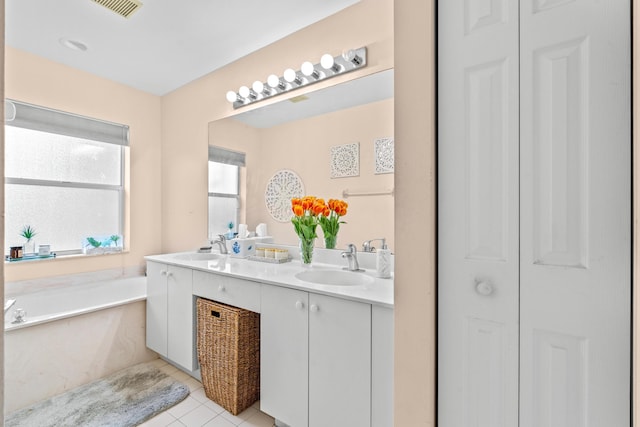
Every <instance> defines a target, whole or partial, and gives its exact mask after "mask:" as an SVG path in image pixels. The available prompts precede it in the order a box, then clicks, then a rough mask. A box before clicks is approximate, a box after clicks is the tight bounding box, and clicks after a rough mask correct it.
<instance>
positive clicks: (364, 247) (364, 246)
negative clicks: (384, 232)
mask: <svg viewBox="0 0 640 427" xmlns="http://www.w3.org/2000/svg"><path fill="white" fill-rule="evenodd" d="M376 240H380V241H381V242H382V246H384V244H385V240H386V239H385V238H384V237H380V238H378V239H371V240H367V241H366V242H364V243H363V244H362V252H373V251H374V250H375V249H376V248H374V247H373V246H371V242H375V241H376Z"/></svg>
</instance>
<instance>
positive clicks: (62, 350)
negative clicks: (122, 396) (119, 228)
mask: <svg viewBox="0 0 640 427" xmlns="http://www.w3.org/2000/svg"><path fill="white" fill-rule="evenodd" d="M82 279H83V280H78V279H75V280H70V281H69V282H70V284H68V285H62V286H61V285H59V284H57V283H56V284H55V286H39V288H38V289H36V290H34V289H32V287H29V286H27V287H26V289H27V290H28V292H24V293H15V292H14V291H11V292H9V293H7V296H6V298H7V299H8V298H11V299H16V303H15V305H14V306H13V307H11V308H10V309H9V311H8V312H7V313H6V314H5V334H4V347H5V384H4V386H5V388H4V390H5V402H4V403H5V413H9V412H12V411H14V410H17V409H20V408H23V407H25V406H28V405H30V404H32V403H35V402H37V401H40V400H43V399H46V398H49V397H51V396H54V395H56V394H60V393H63V392H65V391H67V390H70V389H72V388H74V387H77V386H79V385H82V384H86V383H88V382H91V381H93V380H96V379H98V378H101V377H103V376H106V375H109V374H111V373H113V372H116V371H118V370H120V369H124V368H126V367H129V366H132V365H135V364H137V363H142V362H147V361H150V360H153V359H155V358H157V357H158V355H157V354H156V353H155V352H152V351H150V350H149V349H147V348H146V345H145V324H146V305H145V302H146V278H145V277H144V276H137V277H127V278H116V279H109V280H99V281H88V282H85V281H84V279H86V277H83V278H82ZM23 288H25V287H24V286H23ZM18 308H21V309H23V310H24V311H26V317H25V321H24V322H21V323H12V321H13V313H14V310H15V309H18Z"/></svg>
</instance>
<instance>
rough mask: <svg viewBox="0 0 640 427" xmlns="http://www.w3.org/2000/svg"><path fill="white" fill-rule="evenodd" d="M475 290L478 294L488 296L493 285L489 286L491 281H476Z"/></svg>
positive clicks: (491, 291)
mask: <svg viewBox="0 0 640 427" xmlns="http://www.w3.org/2000/svg"><path fill="white" fill-rule="evenodd" d="M476 292H477V293H479V294H480V295H483V296H485V297H486V296H489V295H491V294H492V293H493V286H491V283H489V282H487V281H485V280H480V281H477V282H476Z"/></svg>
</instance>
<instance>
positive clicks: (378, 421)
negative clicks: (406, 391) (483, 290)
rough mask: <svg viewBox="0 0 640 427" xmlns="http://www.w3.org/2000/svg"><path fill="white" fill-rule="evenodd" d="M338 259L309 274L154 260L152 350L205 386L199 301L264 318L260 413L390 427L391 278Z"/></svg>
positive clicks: (311, 423)
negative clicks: (199, 357) (199, 341)
mask: <svg viewBox="0 0 640 427" xmlns="http://www.w3.org/2000/svg"><path fill="white" fill-rule="evenodd" d="M336 253H337V254H339V251H326V253H325V255H326V258H325V259H324V261H327V263H317V264H314V266H313V267H312V268H311V269H305V268H303V267H302V266H301V265H300V262H299V260H293V261H292V262H287V263H283V264H268V263H262V262H257V261H252V260H248V259H238V258H230V257H226V256H222V255H218V254H193V253H181V254H167V255H156V256H148V257H146V260H147V332H146V333H147V346H148V347H149V348H150V349H152V350H154V351H156V352H157V353H159V354H160V355H161V356H162V357H163V358H165V359H166V360H168V361H169V362H171V363H173V364H174V365H176V366H179V367H180V368H181V369H183V370H185V371H186V372H189V373H190V374H191V375H192V376H194V377H196V378H198V377H199V367H198V361H197V354H196V330H197V329H196V316H195V299H196V298H197V297H204V298H207V299H211V300H214V301H218V302H221V303H225V304H229V305H233V306H236V307H240V308H244V309H247V310H250V311H253V312H257V313H260V365H261V366H260V375H261V378H260V392H261V393H260V395H261V397H260V409H261V410H262V411H263V412H265V413H267V414H269V415H271V416H273V417H274V418H276V419H277V420H279V421H281V422H283V423H285V424H287V425H289V426H292V427H294V426H295V427H307V426H308V427H321V426H328V425H334V426H350V427H357V426H366V427H383V426H391V425H392V423H393V416H392V407H393V397H392V390H393V280H392V279H378V278H376V277H375V275H374V270H372V269H367V270H366V271H365V272H360V273H356V272H348V271H344V270H342V263H343V262H344V261H343V260H341V259H340V258H339V256H338V257H336ZM368 255H372V254H361V257H366V256H368ZM206 258H209V259H206ZM361 264H362V265H363V266H365V267H367V260H366V259H363V260H361ZM369 265H370V266H371V265H372V264H369ZM303 272H304V273H303ZM301 273H303V274H301ZM300 277H302V278H304V279H305V280H303V279H300ZM323 282H327V283H333V284H327V283H323Z"/></svg>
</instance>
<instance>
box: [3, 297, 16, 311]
mask: <svg viewBox="0 0 640 427" xmlns="http://www.w3.org/2000/svg"><path fill="white" fill-rule="evenodd" d="M15 303H16V300H14V299H8V300H6V301H5V303H4V314H7V311H9V309H10V308H11V307H13V305H14V304H15Z"/></svg>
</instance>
